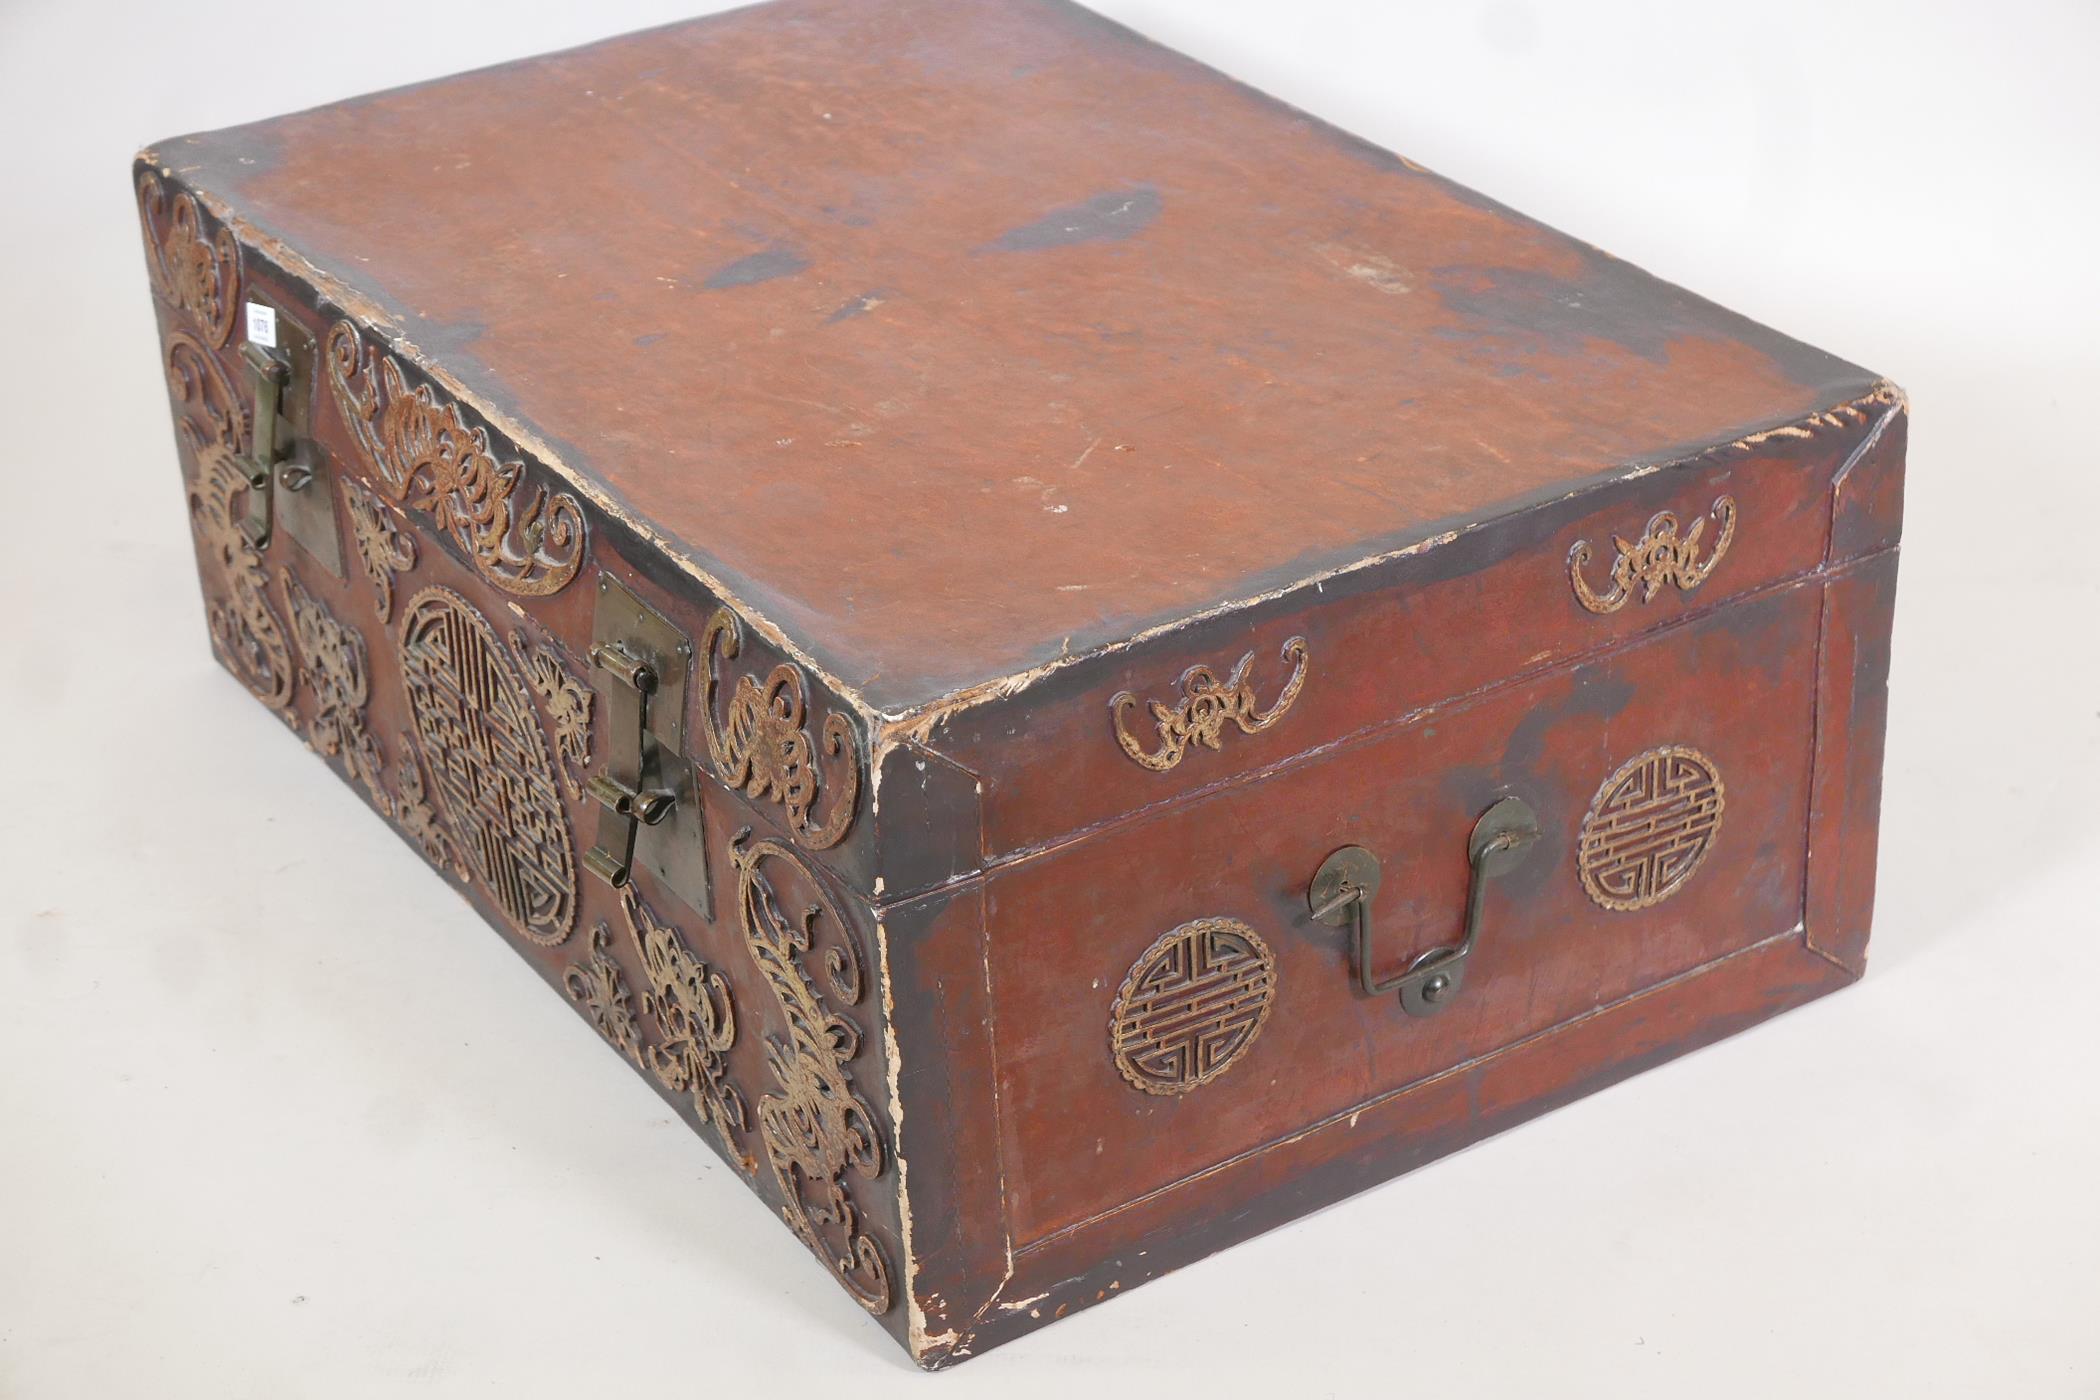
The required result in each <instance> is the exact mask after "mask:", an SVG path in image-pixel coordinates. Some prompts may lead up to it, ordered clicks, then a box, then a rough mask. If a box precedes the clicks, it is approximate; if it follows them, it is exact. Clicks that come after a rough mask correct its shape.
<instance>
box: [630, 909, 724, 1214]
mask: <svg viewBox="0 0 2100 1400" xmlns="http://www.w3.org/2000/svg"><path fill="white" fill-rule="evenodd" d="M620 912H621V913H623V914H625V915H626V916H627V931H628V933H629V934H630V935H631V936H632V937H633V939H634V948H635V953H636V955H637V956H639V957H640V959H641V963H642V975H643V977H644V978H645V979H646V980H647V981H648V983H649V990H648V991H646V992H644V993H643V994H642V1010H643V1011H645V1012H647V1013H648V1014H649V1016H650V1018H651V1019H652V1020H654V1021H655V1022H656V1025H657V1028H658V1029H659V1030H660V1031H661V1032H662V1039H660V1040H646V1041H644V1042H643V1048H642V1056H641V1058H639V1059H637V1060H636V1063H637V1064H640V1063H643V1062H645V1061H646V1063H647V1064H648V1067H649V1072H650V1073H651V1074H654V1075H655V1076H656V1078H657V1080H658V1082H660V1083H661V1084H662V1085H663V1086H664V1087H665V1088H666V1089H669V1090H670V1091H671V1092H672V1093H674V1094H685V1095H687V1096H688V1098H689V1099H690V1100H691V1102H692V1105H693V1112H694V1113H696V1114H698V1115H699V1117H700V1121H702V1122H703V1123H706V1124H707V1125H708V1126H710V1127H712V1128H713V1129H714V1130H715V1135H716V1136H717V1137H719V1138H720V1139H721V1140H722V1148H723V1150H724V1151H725V1152H727V1153H728V1154H729V1158H730V1160H731V1161H733V1162H735V1163H736V1164H737V1165H738V1166H739V1167H741V1168H742V1169H743V1171H744V1173H745V1174H746V1175H747V1176H748V1175H750V1174H752V1173H755V1172H756V1171H757V1170H758V1162H757V1161H756V1160H755V1159H754V1158H753V1157H752V1156H751V1154H750V1153H748V1152H746V1151H744V1150H743V1149H742V1148H741V1147H739V1146H738V1141H737V1140H738V1139H739V1138H740V1137H742V1136H743V1135H744V1134H745V1133H747V1132H749V1131H750V1122H749V1116H748V1115H747V1114H746V1112H745V1109H744V1096H743V1094H742V1093H741V1092H739V1091H738V1089H737V1087H736V1085H735V1084H734V1083H732V1082H731V1081H730V1078H729V1062H728V1054H729V1048H730V1047H731V1046H732V1045H734V1044H736V1005H735V1003H734V1002H732V1001H731V1000H730V996H729V984H728V983H727V982H725V981H723V980H722V974H721V973H719V972H717V971H716V970H715V969H713V968H711V967H709V966H708V965H707V964H706V963H704V962H702V961H701V960H700V959H699V958H697V957H695V956H694V955H693V952H692V950H691V949H690V948H688V947H687V946H686V943H685V939H684V938H683V937H682V936H681V935H680V934H679V932H678V930H677V929H676V928H673V927H671V926H670V925H668V924H664V923H659V922H658V921H657V918H656V915H655V914H654V913H653V912H651V910H650V908H649V906H648V905H646V904H644V903H642V901H641V899H640V897H638V896H637V895H636V894H635V892H634V886H632V885H629V886H627V887H626V888H625V889H624V890H622V891H621V892H620ZM600 927H601V928H602V927H603V925H600Z"/></svg>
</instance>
